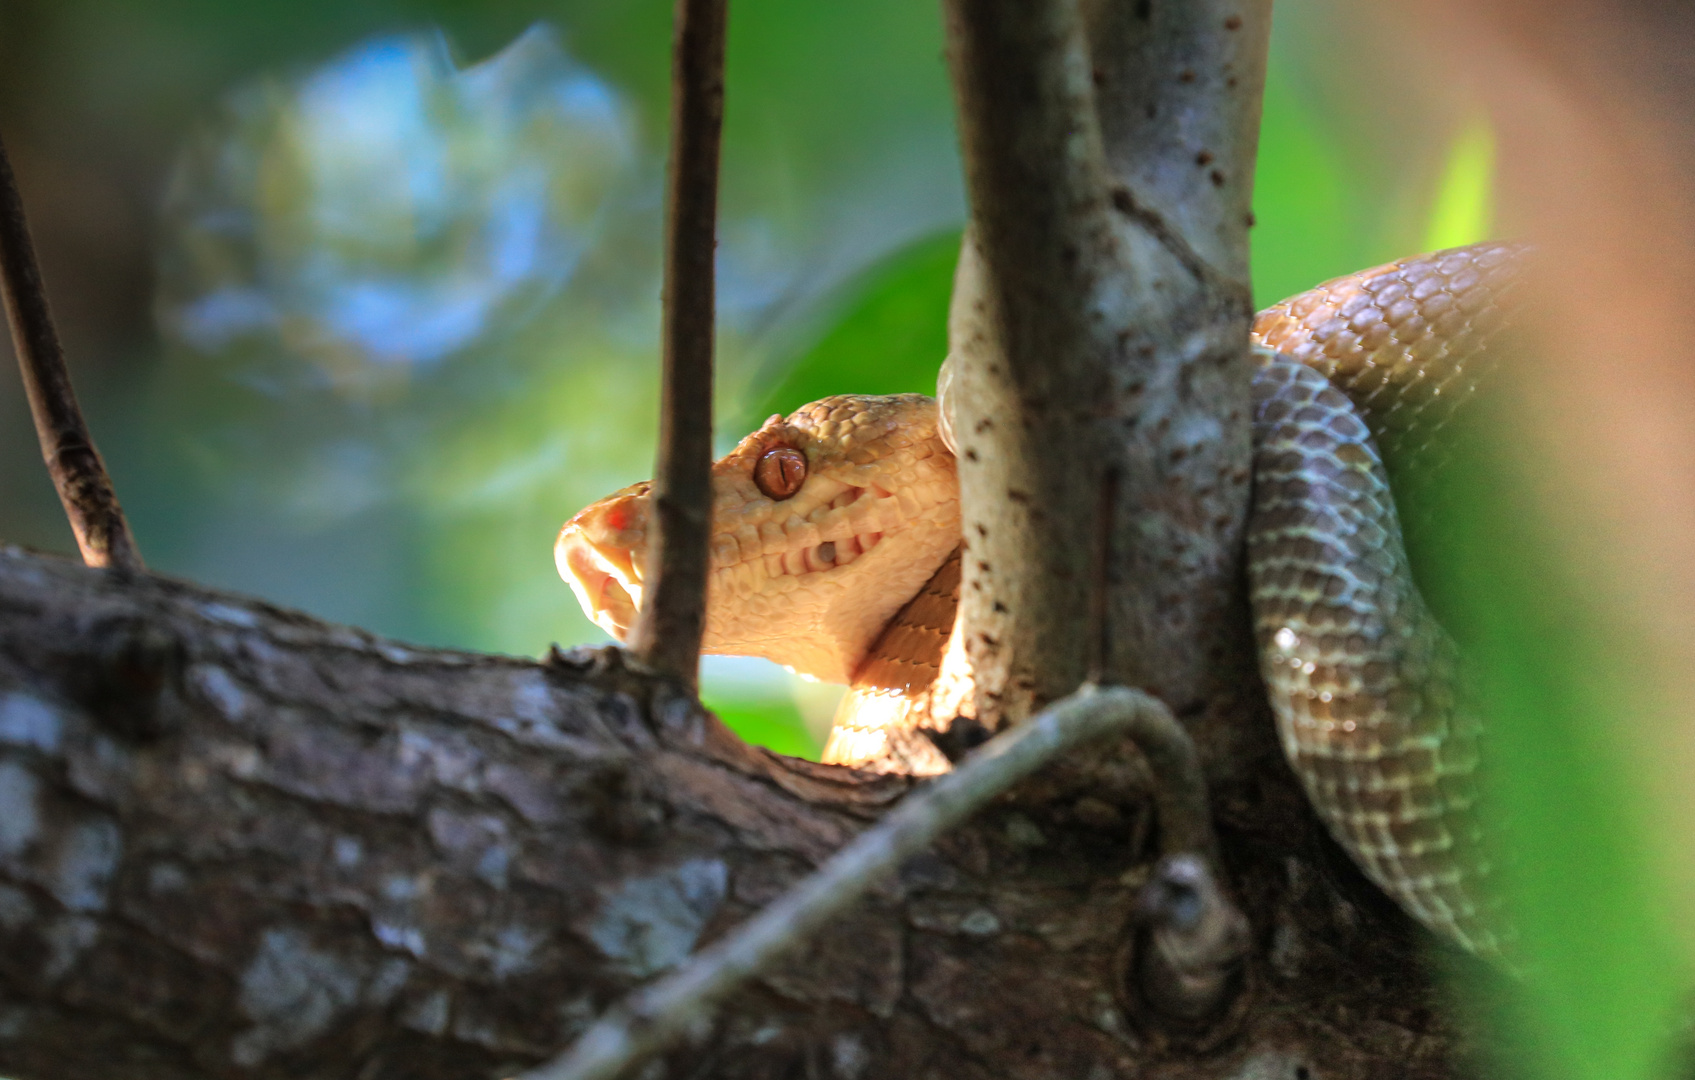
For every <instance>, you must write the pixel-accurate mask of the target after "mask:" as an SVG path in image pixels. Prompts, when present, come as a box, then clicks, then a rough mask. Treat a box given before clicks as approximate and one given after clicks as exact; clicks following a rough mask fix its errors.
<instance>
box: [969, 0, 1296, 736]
mask: <svg viewBox="0 0 1695 1080" xmlns="http://www.w3.org/2000/svg"><path fill="white" fill-rule="evenodd" d="M944 7H945V10H946V12H947V28H948V35H949V64H950V68H951V73H952V77H953V84H954V96H955V100H956V104H957V107H958V110H959V129H960V141H961V150H962V156H963V158H964V164H965V178H966V192H967V195H968V197H969V199H970V203H971V222H972V227H971V230H970V231H969V233H968V239H967V242H966V245H965V249H964V251H963V252H962V253H961V261H960V270H959V274H958V277H957V278H956V281H955V288H954V297H953V306H952V310H951V312H950V316H949V346H950V348H949V351H950V355H951V357H952V362H951V371H950V374H951V376H952V385H951V386H950V388H949V405H950V409H951V415H950V418H949V420H950V424H951V429H952V431H953V434H954V438H955V441H956V442H957V443H958V445H959V458H960V466H959V476H960V504H961V513H962V517H963V519H964V531H965V535H966V537H967V539H968V542H969V545H970V547H969V553H968V555H967V557H966V559H965V561H964V566H963V576H964V583H963V587H962V589H961V592H960V597H961V599H960V612H961V619H962V624H963V627H964V633H965V645H966V648H967V651H968V653H969V655H970V659H971V663H972V668H973V671H974V673H975V675H976V680H977V690H978V698H977V710H978V716H979V718H980V719H982V720H983V721H984V722H985V723H986V724H988V725H989V726H991V727H994V726H997V725H998V724H1000V723H1004V722H1008V721H1017V720H1019V719H1021V718H1022V717H1024V716H1026V715H1028V714H1029V713H1030V712H1031V711H1032V710H1034V709H1037V708H1040V707H1041V706H1042V705H1043V704H1044V703H1045V702H1047V701H1051V700H1053V699H1055V698H1056V697H1058V696H1059V695H1061V694H1064V693H1066V692H1068V691H1069V690H1070V689H1071V688H1072V687H1073V686H1075V685H1076V684H1077V683H1078V682H1079V681H1080V680H1081V679H1082V678H1083V677H1084V675H1085V674H1086V672H1087V671H1088V670H1089V669H1090V658H1091V657H1092V656H1093V655H1094V654H1096V653H1097V651H1098V646H1099V645H1100V643H1101V642H1102V640H1103V638H1104V641H1105V642H1106V655H1105V656H1104V657H1103V658H1102V661H1101V663H1100V664H1099V670H1100V675H1101V678H1102V679H1103V680H1104V681H1106V682H1109V683H1126V684H1129V685H1133V686H1140V687H1142V688H1144V689H1146V690H1148V691H1150V692H1152V693H1154V694H1155V695H1156V696H1159V697H1161V698H1163V699H1165V700H1166V701H1168V702H1170V703H1171V704H1172V705H1173V706H1174V707H1175V708H1176V709H1177V711H1178V712H1179V713H1180V714H1183V715H1192V714H1193V715H1198V714H1199V713H1201V712H1202V711H1203V710H1204V708H1205V706H1206V704H1207V703H1209V702H1224V701H1227V700H1230V698H1231V695H1232V694H1234V693H1235V692H1237V690H1238V689H1239V685H1240V684H1241V682H1242V679H1243V678H1244V677H1246V678H1249V679H1251V671H1252V666H1251V664H1249V663H1248V662H1247V660H1248V657H1249V655H1250V654H1249V652H1248V649H1247V638H1246V636H1245V634H1244V633H1243V632H1242V627H1243V626H1245V625H1246V624H1245V621H1244V620H1243V619H1242V617H1241V610H1240V604H1241V589H1240V574H1239V572H1238V571H1239V559H1240V552H1241V547H1242V545H1241V539H1242V528H1243V524H1244V521H1245V519H1246V513H1247V501H1248V485H1247V480H1248V465H1249V434H1250V433H1249V410H1248V406H1249V399H1248V384H1249V379H1250V366H1249V363H1248V355H1247V344H1248V340H1247V339H1248V324H1249V320H1250V317H1251V315H1252V310H1251V305H1250V298H1249V288H1248V260H1247V253H1248V246H1247V236H1248V225H1249V217H1250V215H1249V214H1248V207H1249V205H1250V199H1251V196H1252V180H1253V160H1254V150H1255V132H1256V131H1257V126H1258V121H1259V102H1260V87H1261V84H1262V82H1263V74H1264V53H1265V44H1266V33H1265V31H1266V28H1267V27H1268V26H1269V19H1270V4H1269V2H1267V0H1195V2H1194V3H1192V4H1148V3H1137V2H1134V0H944ZM1114 471H1116V475H1117V480H1116V482H1115V491H1116V497H1115V498H1114V499H1113V500H1112V501H1113V504H1114V505H1113V508H1112V513H1113V514H1114V516H1115V518H1116V520H1115V521H1114V522H1113V523H1112V536H1113V544H1112V545H1111V550H1110V552H1109V553H1108V554H1109V556H1110V566H1108V567H1105V568H1104V569H1092V568H1091V554H1092V553H1091V547H1092V546H1094V545H1092V544H1091V539H1092V537H1096V536H1097V535H1098V534H1096V533H1095V531H1094V530H1092V529H1091V528H1090V527H1089V523H1090V522H1093V521H1094V520H1095V519H1096V517H1097V515H1098V513H1099V512H1100V493H1101V492H1102V490H1103V484H1104V482H1105V477H1106V476H1107V475H1108V474H1109V473H1112V472H1114ZM1097 543H1098V540H1097ZM1095 583H1099V584H1100V585H1101V586H1103V587H1105V588H1106V589H1107V590H1108V595H1107V596H1106V598H1105V600H1104V615H1103V612H1102V603H1103V601H1102V598H1101V597H1100V596H1099V595H1097V592H1096V591H1095V590H1093V586H1094V585H1095ZM1095 624H1099V625H1100V626H1101V629H1099V630H1095V629H1091V627H1092V626H1093V625H1095ZM1226 711H1227V710H1226ZM1221 715H1222V714H1221Z"/></svg>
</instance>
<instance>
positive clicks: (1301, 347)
mask: <svg viewBox="0 0 1695 1080" xmlns="http://www.w3.org/2000/svg"><path fill="white" fill-rule="evenodd" d="M1518 261H1519V259H1518V256H1517V253H1516V251H1515V250H1514V249H1513V248H1511V247H1510V246H1507V245H1500V244H1488V245H1478V246H1474V247H1468V248H1458V249H1454V250H1451V251H1447V252H1438V253H1436V254H1433V255H1428V256H1422V257H1419V258H1413V259H1406V260H1402V261H1400V262H1396V263H1391V264H1388V265H1385V266H1381V267H1376V268H1374V269H1371V270H1365V271H1361V272H1359V273H1357V274H1353V275H1350V276H1348V277H1344V278H1338V279H1336V280H1334V281H1331V282H1328V283H1326V284H1324V285H1320V286H1318V287H1317V288H1315V289H1312V290H1310V291H1308V292H1305V293H1302V294H1300V295H1299V296H1296V297H1293V298H1291V299H1289V300H1286V301H1284V302H1283V303H1281V304H1278V305H1276V306H1274V307H1271V308H1268V309H1267V310H1265V311H1263V312H1261V313H1260V314H1259V316H1258V317H1257V318H1256V320H1255V322H1254V326H1253V338H1254V342H1255V344H1256V346H1257V347H1258V351H1259V353H1260V355H1261V357H1262V360H1263V363H1262V366H1261V367H1260V368H1259V370H1258V372H1257V374H1256V376H1255V381H1254V400H1255V422H1254V445H1255V452H1254V499H1253V508H1252V511H1251V515H1250V519H1249V527H1248V567H1249V581H1250V588H1251V593H1252V601H1253V612H1254V621H1255V629H1256V633H1257V636H1258V641H1259V647H1260V669H1261V672H1262V674H1263V676H1264V679H1265V683H1266V686H1267V689H1268V691H1269V693H1270V697H1271V701H1272V705H1273V711H1274V712H1275V714H1276V717H1277V725H1278V733H1279V736H1280V739H1281V742H1282V745H1283V748H1284V751H1285V753H1286V754H1287V756H1288V758H1289V762H1290V764H1291V765H1292V766H1293V768H1294V771H1295V772H1296V774H1297V775H1298V776H1299V777H1300V779H1301V781H1302V783H1303V784H1304V786H1305V788H1306V791H1307V793H1308V796H1309V797H1310V799H1311V800H1312V803H1313V805H1314V807H1315V808H1316V809H1317V811H1318V813H1319V815H1320V817H1321V818H1322V819H1323V820H1324V822H1325V824H1326V825H1327V826H1328V827H1329V829H1330V831H1331V833H1332V835H1334V836H1335V837H1336V839H1337V840H1338V841H1339V842H1340V843H1341V844H1342V846H1343V847H1344V848H1346V849H1347V851H1348V852H1349V854H1350V855H1351V856H1352V857H1353V858H1354V860H1355V861H1356V862H1357V863H1358V864H1359V865H1360V867H1361V868H1362V869H1363V870H1364V871H1365V872H1366V874H1367V875H1368V876H1369V877H1371V879H1372V880H1373V881H1375V882H1376V883H1377V884H1378V885H1379V886H1381V887H1382V888H1383V889H1384V890H1385V891H1386V892H1388V893H1389V894H1390V895H1391V896H1392V897H1394V898H1395V899H1396V901H1398V902H1399V903H1400V904H1401V906H1402V907H1403V908H1405V909H1406V910H1407V911H1408V912H1409V913H1410V914H1412V915H1413V916H1414V917H1416V918H1417V919H1419V920H1420V921H1422V922H1423V923H1425V924H1426V925H1427V926H1430V927H1432V928H1433V929H1435V930H1437V931H1439V932H1441V933H1444V934H1446V935H1448V936H1449V937H1451V938H1453V939H1454V940H1456V941H1458V942H1459V943H1461V944H1462V945H1464V946H1466V947H1467V948H1470V949H1473V950H1476V951H1479V952H1483V953H1493V952H1496V951H1498V950H1499V948H1500V944H1501V943H1500V941H1499V940H1498V937H1497V935H1498V929H1497V926H1498V921H1497V920H1496V919H1495V918H1493V917H1492V913H1491V910H1490V904H1489V902H1488V900H1487V897H1488V889H1487V888H1486V887H1485V885H1486V880H1485V879H1486V878H1487V877H1488V876H1489V871H1490V867H1489V862H1488V859H1487V857H1486V856H1485V853H1484V852H1483V850H1482V846H1481V843H1480V840H1481V834H1480V829H1479V817H1480V815H1478V814H1477V813H1476V812H1475V801H1476V798H1475V791H1474V784H1473V780H1474V773H1475V770H1476V768H1477V762H1478V752H1477V746H1478V736H1479V731H1480V728H1479V724H1478V720H1477V717H1476V715H1475V713H1474V712H1473V711H1472V710H1471V709H1470V708H1469V707H1468V705H1467V703H1466V699H1465V695H1464V693H1463V686H1462V682H1461V678H1460V672H1459V665H1458V659H1457V654H1456V651H1455V649H1454V646H1453V644H1452V642H1451V641H1450V640H1449V638H1448V636H1447V635H1446V634H1445V633H1444V632H1443V630H1442V628H1441V626H1440V625H1439V624H1438V623H1437V622H1436V620H1435V618H1434V617H1433V616H1432V614H1431V613H1430V611H1429V610H1428V608H1427V607H1426V605H1425V603H1424V600H1423V598H1422V597H1421V596H1420V594H1419V591H1418V589H1417V588H1416V586H1415V585H1414V583H1413V579H1412V576H1411V573H1410V570H1409V567H1408V563H1407V556H1406V553H1405V550H1404V544H1403V542H1402V539H1401V531H1400V527H1399V524H1398V520H1397V515H1396V503H1395V499H1394V497H1393V495H1392V494H1391V490H1390V487H1389V473H1388V472H1386V470H1385V462H1388V463H1389V465H1390V466H1391V468H1392V471H1393V472H1394V474H1395V476H1396V479H1397V482H1399V481H1400V479H1401V477H1402V476H1403V475H1407V476H1414V477H1416V476H1419V475H1427V474H1428V469H1427V466H1429V465H1430V464H1431V463H1432V462H1433V461H1435V460H1436V459H1438V458H1440V457H1441V451H1442V450H1443V446H1444V443H1443V439H1442V438H1441V437H1440V435H1439V432H1440V429H1441V428H1442V427H1443V426H1444V424H1445V423H1446V422H1447V421H1448V420H1449V419H1450V418H1451V417H1452V416H1453V415H1454V414H1455V413H1456V412H1457V411H1458V410H1459V409H1461V408H1462V407H1463V406H1464V405H1465V403H1466V401H1468V400H1469V399H1470V398H1471V397H1472V395H1473V394H1474V392H1475V391H1476V390H1477V388H1478V387H1479V385H1480V384H1481V383H1482V382H1483V381H1485V380H1486V378H1487V376H1488V373H1489V371H1490V369H1491V367H1492V364H1491V362H1490V361H1491V355H1492V353H1493V352H1498V351H1499V347H1498V346H1497V344H1496V343H1497V341H1498V338H1499V335H1500V333H1501V331H1502V330H1503V329H1505V326H1506V323H1507V322H1508V316H1509V313H1510V308H1511V300H1512V296H1513V291H1514V290H1513V287H1512V286H1513V280H1514V270H1515V267H1516V264H1517V263H1518ZM1380 449H1381V451H1382V453H1381V455H1380V454H1379V450H1380ZM713 483H714V506H713V540H712V571H711V578H710V584H709V588H708V616H707V620H708V621H707V632H706V642H705V647H706V649H707V651H709V652H715V653H730V654H737V655H756V656H765V657H768V658H770V659H773V660H776V661H778V662H779V663H783V664H786V665H788V666H789V667H791V668H793V669H794V670H796V671H798V672H801V673H802V674H806V675H810V676H813V677H816V678H819V679H823V680H826V681H834V682H844V683H849V684H850V692H849V693H848V695H847V697H846V698H844V700H843V703H842V706H841V708H840V709H839V711H838V713H837V716H836V722H835V726H834V729H833V730H832V733H831V737H830V740H829V743H828V745H827V746H826V749H825V760H826V761H834V762H838V763H842V764H857V765H869V766H874V767H879V768H885V769H901V770H905V771H912V772H933V771H938V770H942V769H945V768H947V763H946V761H945V760H944V759H943V758H942V757H941V755H940V753H939V752H938V751H937V750H936V749H935V746H934V744H933V743H932V742H931V740H929V739H927V738H924V737H922V732H921V729H923V728H945V727H946V726H947V725H948V724H950V723H951V722H952V721H953V719H954V718H955V717H957V716H960V715H971V714H972V712H973V703H972V686H971V675H970V667H969V663H968V661H967V660H966V659H965V654H964V649H963V647H962V645H961V637H960V635H959V634H958V633H957V632H956V629H957V628H956V608H957V590H958V586H959V571H958V558H957V548H958V544H959V508H958V492H957V484H956V481H955V477H954V471H953V456H952V453H951V451H950V450H949V449H948V448H947V446H946V445H945V441H944V439H943V435H942V432H941V430H940V427H939V425H938V418H937V413H936V405H935V402H934V401H933V400H932V399H929V398H925V397H922V396H919V395H898V396H894V397H882V398H878V397H853V396H844V397H835V398H826V399H824V400H822V401H818V402H814V403H813V404H811V405H808V406H805V407H804V408H802V409H800V410H798V411H796V412H795V413H793V414H792V415H790V416H789V417H787V418H784V417H776V416H774V417H772V418H771V419H770V420H769V421H767V422H766V424H765V425H764V426H763V427H762V428H760V430H759V431H756V432H754V433H753V434H752V435H749V436H748V437H747V438H746V439H744V440H743V441H742V443H741V444H740V445H738V446H737V447H736V448H735V450H733V451H731V453H729V454H728V455H726V456H725V457H724V458H723V459H722V460H720V461H719V462H717V463H716V464H715V465H714V466H713ZM648 498H649V495H648V488H647V485H646V484H637V485H634V486H633V487H630V488H626V489H624V490H623V491H621V492H618V493H616V494H614V495H612V496H609V497H607V498H606V499H603V500H601V501H600V502H597V503H595V504H594V505H592V506H590V507H588V508H586V509H584V510H583V511H582V512H580V513H578V514H577V515H576V516H575V517H573V518H572V519H571V520H570V521H569V522H567V523H566V525H565V527H564V529H563V530H561V532H560V536H559V541H558V544H557V545H556V548H555V554H556V558H557V561H558V564H559V569H560V573H561V574H562V575H563V576H564V577H565V579H566V580H567V581H568V582H570V583H571V585H572V587H573V589H574V590H575V591H576V593H577V596H578V599H579V600H580V601H581V603H582V605H583V608H584V610H585V611H586V612H587V613H588V614H589V616H590V617H591V618H593V619H594V620H595V621H596V622H598V623H599V624H600V625H601V626H602V627H604V628H605V629H607V630H608V631H609V632H611V633H612V634H614V635H615V636H617V637H619V638H620V639H622V638H623V637H625V635H626V633H627V631H628V629H629V627H630V625H631V623H632V622H633V620H634V616H635V612H636V611H637V610H638V609H639V607H640V603H641V581H642V565H643V562H644V560H645V557H646V521H647V502H648Z"/></svg>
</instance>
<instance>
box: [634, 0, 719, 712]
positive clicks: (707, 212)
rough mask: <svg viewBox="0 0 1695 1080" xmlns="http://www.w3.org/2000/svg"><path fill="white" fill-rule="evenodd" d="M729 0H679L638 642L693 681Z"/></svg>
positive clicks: (651, 659)
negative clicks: (659, 363) (661, 340)
mask: <svg viewBox="0 0 1695 1080" xmlns="http://www.w3.org/2000/svg"><path fill="white" fill-rule="evenodd" d="M726 8H727V0H677V7H676V16H675V24H674V26H673V30H672V61H671V161H670V167H669V170H668V173H667V176H666V188H667V192H666V207H667V212H666V224H665V313H664V321H665V328H664V337H665V344H664V354H665V361H664V363H665V374H664V387H663V390H662V398H661V403H660V407H659V462H658V465H657V466H656V467H655V469H654V480H653V515H654V516H653V522H652V528H653V539H652V541H651V544H652V547H651V550H652V552H653V554H652V557H651V558H652V561H651V563H650V564H649V567H648V581H647V587H646V596H645V597H644V598H643V603H642V614H641V620H640V621H639V622H638V623H637V625H636V628H635V633H634V635H633V636H632V638H631V646H632V647H633V648H634V649H635V651H636V653H637V655H639V656H640V657H641V658H642V659H643V660H644V661H646V662H647V663H648V664H649V665H651V666H652V667H654V668H656V669H658V670H659V671H662V672H664V673H665V674H667V675H670V676H671V677H673V678H675V679H677V680H679V681H681V682H682V683H684V684H685V685H687V686H689V687H690V688H693V687H694V686H695V684H696V681H697V679H698V676H699V671H700V640H701V633H702V631H703V628H704V627H705V624H706V572H707V549H706V543H707V532H708V528H709V527H710V524H711V513H712V482H711V477H712V471H711V470H712V336H713V304H714V288H713V274H712V269H713V267H712V261H713V255H714V251H715V249H716V246H717V225H718V146H719V133H720V131H721V130H722V128H723V121H724V26H725V20H726V16H727V12H726Z"/></svg>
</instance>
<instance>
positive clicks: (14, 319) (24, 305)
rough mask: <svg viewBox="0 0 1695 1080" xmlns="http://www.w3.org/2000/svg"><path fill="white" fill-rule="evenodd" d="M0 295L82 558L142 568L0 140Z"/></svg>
mask: <svg viewBox="0 0 1695 1080" xmlns="http://www.w3.org/2000/svg"><path fill="white" fill-rule="evenodd" d="M0 298H4V300H5V305H6V319H7V321H8V322H9V323H10V324H11V327H12V348H13V349H14V350H15V351H16V352H17V354H18V367H19V369H20V370H21V371H22V372H23V378H24V390H25V392H26V394H27V395H28V397H29V409H30V415H31V416H33V417H34V419H35V431H36V434H37V435H38V436H39V437H40V439H41V456H42V458H43V459H44V460H45V461H46V462H47V474H48V475H49V476H51V477H52V478H53V487H54V488H55V489H57V490H58V492H59V501H60V502H62V503H64V505H65V516H66V517H68V518H70V522H71V532H72V533H74V534H75V535H76V541H77V547H78V548H79V549H80V550H81V551H82V558H83V561H84V562H86V563H87V564H88V565H90V566H111V567H116V568H118V569H120V570H130V571H139V570H142V569H143V566H142V562H141V553H140V551H138V550H137V549H136V546H135V537H133V536H131V535H130V531H129V523H128V522H127V521H125V520H124V512H123V509H122V508H121V507H120V506H119V505H118V496H117V493H116V492H115V491H114V490H113V488H112V479H111V477H109V476H108V475H106V465H105V463H104V462H103V461H101V460H100V453H99V451H97V450H96V449H95V448H94V437H93V436H91V435H90V434H89V433H88V425H87V424H86V423H85V422H84V421H83V418H82V409H81V408H80V407H79V406H78V405H77V398H76V391H75V390H73V389H72V388H71V375H70V372H69V371H67V370H66V369H65V353H64V349H63V348H62V347H61V346H60V344H59V333H58V331H57V330H56V329H55V328H54V326H53V315H52V312H51V311H50V310H49V309H48V305H47V291H46V287H45V286H44V285H43V284H42V280H41V267H40V266H39V265H37V263H36V260H35V245H34V243H33V242H32V241H31V240H30V235H29V223H28V221H27V220H26V218H25V217H24V203H23V196H22V195H20V194H19V192H18V181H17V177H16V176H14V175H13V174H12V163H11V161H10V160H9V159H8V158H7V156H6V147H5V145H4V144H3V143H0Z"/></svg>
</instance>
